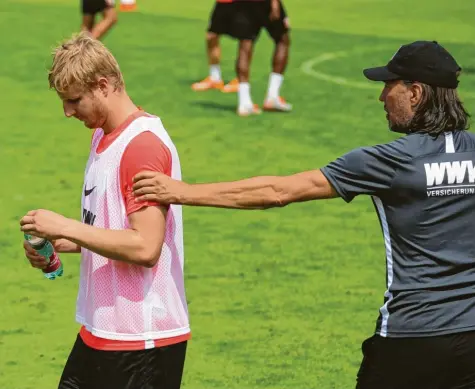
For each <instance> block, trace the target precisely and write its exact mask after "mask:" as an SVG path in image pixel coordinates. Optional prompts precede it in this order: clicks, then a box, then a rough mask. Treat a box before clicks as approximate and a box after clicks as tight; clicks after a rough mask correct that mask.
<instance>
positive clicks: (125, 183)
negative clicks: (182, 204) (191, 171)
mask: <svg viewBox="0 0 475 389" xmlns="http://www.w3.org/2000/svg"><path fill="white" fill-rule="evenodd" d="M171 161H172V158H171V153H170V150H169V149H168V147H167V146H166V145H165V144H164V143H163V142H162V141H161V140H160V138H159V137H158V136H156V135H155V134H153V133H152V132H149V131H147V132H143V133H141V134H139V135H137V136H136V137H135V138H134V139H132V140H131V141H130V143H129V144H128V146H127V148H126V149H125V151H124V154H123V155H122V160H121V162H120V173H119V174H120V187H121V191H122V197H123V199H124V204H125V208H126V211H127V216H128V215H130V214H131V213H133V212H136V211H138V210H139V209H141V208H143V207H150V206H157V205H160V204H158V203H156V202H153V201H145V202H140V203H137V202H135V198H134V195H133V190H132V186H133V178H134V176H135V175H136V174H137V173H139V172H141V171H144V170H149V171H154V172H160V173H164V174H166V175H168V176H171V170H172V169H171V168H172V163H171Z"/></svg>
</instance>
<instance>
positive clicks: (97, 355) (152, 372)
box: [58, 335, 187, 389]
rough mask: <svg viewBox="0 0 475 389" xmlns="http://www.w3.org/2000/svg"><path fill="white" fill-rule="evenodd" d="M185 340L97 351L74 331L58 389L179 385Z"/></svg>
mask: <svg viewBox="0 0 475 389" xmlns="http://www.w3.org/2000/svg"><path fill="white" fill-rule="evenodd" d="M186 345H187V342H181V343H176V344H173V345H170V346H164V347H158V348H153V349H150V350H138V351H101V350H96V349H93V348H90V347H88V346H87V345H86V344H85V343H84V342H83V340H82V339H81V337H80V336H79V335H78V337H77V340H76V342H75V343H74V346H73V349H72V351H71V354H70V355H69V358H68V361H67V362H66V366H65V367H64V370H63V374H62V376H61V380H60V382H59V386H58V389H179V388H180V385H181V378H182V374H183V366H184V363H185V354H186Z"/></svg>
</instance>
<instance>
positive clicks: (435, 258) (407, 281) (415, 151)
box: [134, 41, 475, 389]
mask: <svg viewBox="0 0 475 389" xmlns="http://www.w3.org/2000/svg"><path fill="white" fill-rule="evenodd" d="M460 71H461V68H460V66H459V65H458V64H457V62H456V61H455V59H454V58H453V57H452V56H451V54H450V53H449V52H448V51H447V50H445V49H444V48H443V47H442V46H440V45H439V44H438V43H437V42H430V41H418V42H413V43H411V44H408V45H403V46H402V47H401V48H400V49H399V50H398V51H397V53H396V54H395V55H394V56H393V58H392V59H391V60H390V61H389V63H388V64H387V65H386V66H382V67H378V68H371V69H366V70H365V71H364V74H365V76H366V77H367V78H369V79H370V80H374V81H381V82H384V87H383V90H382V93H381V95H380V97H379V100H380V101H381V102H382V103H383V105H384V110H385V112H386V118H387V120H388V123H389V127H390V129H391V130H392V131H395V132H398V133H401V134H403V135H402V136H401V137H400V138H399V139H397V140H394V141H392V142H389V143H387V144H380V145H376V146H371V147H361V148H357V149H355V150H352V151H350V152H349V153H347V154H345V155H343V156H342V157H340V158H338V159H336V160H335V161H334V162H331V163H330V164H328V165H327V166H325V167H323V168H322V169H317V170H311V171H305V172H301V173H297V174H293V175H289V176H267V177H253V178H250V179H245V180H240V181H235V182H228V183H212V184H195V185H189V184H186V183H184V182H181V181H176V180H173V179H170V178H169V177H167V176H164V175H162V174H158V173H147V172H145V173H140V174H139V175H138V176H137V177H136V178H135V181H136V183H135V185H134V190H135V195H136V196H138V200H139V201H140V200H144V201H159V202H161V203H164V204H186V205H195V206H212V207H223V208H241V209H265V208H271V207H282V206H285V205H288V204H291V203H295V202H302V201H310V200H319V199H329V198H335V197H341V198H342V199H343V200H345V201H346V202H351V201H352V200H353V199H354V198H355V197H356V196H358V195H369V196H371V198H372V200H373V202H374V205H375V209H376V212H377V214H378V217H379V220H380V223H381V228H382V231H383V235H384V246H385V250H386V260H387V278H386V281H387V290H386V292H385V293H384V303H383V305H382V307H381V308H380V310H379V318H378V320H377V322H376V331H375V334H374V335H373V336H371V337H370V338H369V339H367V340H365V341H364V342H363V347H362V350H363V361H362V363H361V367H360V370H359V373H358V377H357V384H356V387H357V389H403V388H404V389H416V388H417V389H436V388H440V389H455V388H459V389H460V388H464V389H465V388H466V389H468V388H475V364H474V361H475V287H474V286H475V239H474V237H473V230H474V229H475V134H473V133H470V132H468V131H466V130H467V129H468V127H469V115H468V113H467V112H466V110H465V108H464V106H463V104H462V102H461V101H460V99H459V97H458V94H457V86H458V84H459V80H458V76H459V73H460ZM316 220H317V223H318V216H317V218H316ZM355 260H357V258H355Z"/></svg>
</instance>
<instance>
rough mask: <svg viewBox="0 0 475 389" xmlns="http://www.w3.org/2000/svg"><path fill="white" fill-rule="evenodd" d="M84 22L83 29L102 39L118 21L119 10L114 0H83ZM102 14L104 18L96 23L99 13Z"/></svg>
mask: <svg viewBox="0 0 475 389" xmlns="http://www.w3.org/2000/svg"><path fill="white" fill-rule="evenodd" d="M81 4H82V14H83V16H82V24H81V30H82V31H88V32H89V33H90V34H91V36H92V37H93V38H95V39H101V38H103V37H104V35H105V34H106V33H107V32H108V31H109V30H110V29H111V28H112V26H114V24H116V23H117V12H116V10H115V7H114V0H81ZM99 13H101V14H102V20H101V21H100V22H99V23H97V24H96V16H97V14H99Z"/></svg>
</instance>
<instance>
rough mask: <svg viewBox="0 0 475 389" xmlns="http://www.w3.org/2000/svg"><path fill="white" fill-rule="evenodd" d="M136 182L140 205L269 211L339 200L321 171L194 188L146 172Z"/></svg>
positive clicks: (255, 178) (195, 186)
mask: <svg viewBox="0 0 475 389" xmlns="http://www.w3.org/2000/svg"><path fill="white" fill-rule="evenodd" d="M134 181H136V182H135V184H134V190H135V195H136V196H137V200H138V201H150V200H152V201H158V202H161V203H165V204H170V203H171V204H183V205H195V206H209V207H220V208H239V209H267V208H272V207H283V206H285V205H287V204H290V203H295V202H302V201H309V200H317V199H327V198H333V197H337V196H338V194H337V192H336V191H335V190H334V188H333V187H332V186H331V185H330V183H329V181H328V180H327V178H326V177H325V176H324V175H323V174H322V172H321V171H320V170H311V171H306V172H302V173H297V174H293V175H289V176H262V177H253V178H248V179H244V180H240V181H233V182H222V183H211V184H194V185H190V184H186V183H184V182H182V181H175V180H172V179H171V178H170V177H168V176H166V175H162V174H157V173H153V172H143V173H140V174H138V175H137V176H136V177H135V179H134Z"/></svg>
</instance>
